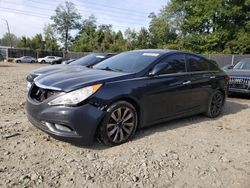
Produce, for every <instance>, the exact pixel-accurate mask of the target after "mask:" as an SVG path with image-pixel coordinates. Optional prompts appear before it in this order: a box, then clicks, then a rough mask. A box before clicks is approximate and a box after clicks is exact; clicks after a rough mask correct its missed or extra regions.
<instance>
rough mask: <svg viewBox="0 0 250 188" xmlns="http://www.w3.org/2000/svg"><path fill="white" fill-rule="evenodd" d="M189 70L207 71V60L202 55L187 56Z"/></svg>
mask: <svg viewBox="0 0 250 188" xmlns="http://www.w3.org/2000/svg"><path fill="white" fill-rule="evenodd" d="M187 59H188V63H189V67H190V71H191V72H199V71H209V69H210V67H209V61H207V60H206V59H204V58H202V57H198V56H192V55H188V56H187Z"/></svg>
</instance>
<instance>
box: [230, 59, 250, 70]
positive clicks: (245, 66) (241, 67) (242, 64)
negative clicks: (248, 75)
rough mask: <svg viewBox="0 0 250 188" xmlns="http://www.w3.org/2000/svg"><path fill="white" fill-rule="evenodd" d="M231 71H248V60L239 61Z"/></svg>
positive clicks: (249, 63)
mask: <svg viewBox="0 0 250 188" xmlns="http://www.w3.org/2000/svg"><path fill="white" fill-rule="evenodd" d="M233 69H237V70H250V60H249V61H240V62H239V63H237V64H236V65H235V66H234V68H233Z"/></svg>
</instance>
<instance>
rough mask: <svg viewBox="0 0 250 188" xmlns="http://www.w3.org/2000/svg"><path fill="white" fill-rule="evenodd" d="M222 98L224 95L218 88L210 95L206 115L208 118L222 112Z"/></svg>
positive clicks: (223, 98)
mask: <svg viewBox="0 0 250 188" xmlns="http://www.w3.org/2000/svg"><path fill="white" fill-rule="evenodd" d="M224 100H225V96H224V95H223V93H222V92H221V91H219V90H218V91H216V92H215V93H214V94H213V95H212V97H211V100H210V103H209V106H208V110H207V112H206V115H207V116H208V117H210V118H216V117H218V116H219V115H220V114H221V112H222V109H223V106H224Z"/></svg>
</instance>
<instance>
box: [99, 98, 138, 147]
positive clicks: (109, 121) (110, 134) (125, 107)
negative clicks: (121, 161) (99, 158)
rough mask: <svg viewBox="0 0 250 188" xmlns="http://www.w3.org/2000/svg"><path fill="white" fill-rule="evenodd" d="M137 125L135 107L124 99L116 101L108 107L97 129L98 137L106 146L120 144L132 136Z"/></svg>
mask: <svg viewBox="0 0 250 188" xmlns="http://www.w3.org/2000/svg"><path fill="white" fill-rule="evenodd" d="M130 116H131V117H130ZM137 126H138V115H137V111H136V109H135V107H134V106H133V105H132V104H130V103H128V102H126V101H118V102H116V103H114V104H113V105H111V106H110V107H109V108H108V110H107V114H106V115H105V117H104V119H103V121H102V123H101V125H100V127H99V129H98V138H99V140H100V141H101V142H102V143H103V144H105V145H107V146H116V145H120V144H123V143H125V142H127V141H128V140H130V139H131V138H132V137H133V136H134V134H135V131H136V129H137Z"/></svg>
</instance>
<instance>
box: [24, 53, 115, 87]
mask: <svg viewBox="0 0 250 188" xmlns="http://www.w3.org/2000/svg"><path fill="white" fill-rule="evenodd" d="M113 55H115V54H114V53H92V54H89V55H86V56H84V57H82V58H80V59H77V60H75V61H73V62H71V63H69V64H65V65H54V66H46V67H42V68H38V69H35V70H33V71H32V72H31V73H30V74H29V75H28V76H27V78H26V79H27V82H28V85H27V89H29V88H30V86H31V85H32V83H33V82H34V79H35V78H36V77H38V76H40V75H47V74H54V73H56V72H60V71H64V70H68V71H70V70H78V69H82V68H83V67H84V66H88V67H89V66H93V65H95V64H97V63H99V62H101V61H103V60H105V59H107V58H109V57H111V56H113Z"/></svg>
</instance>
